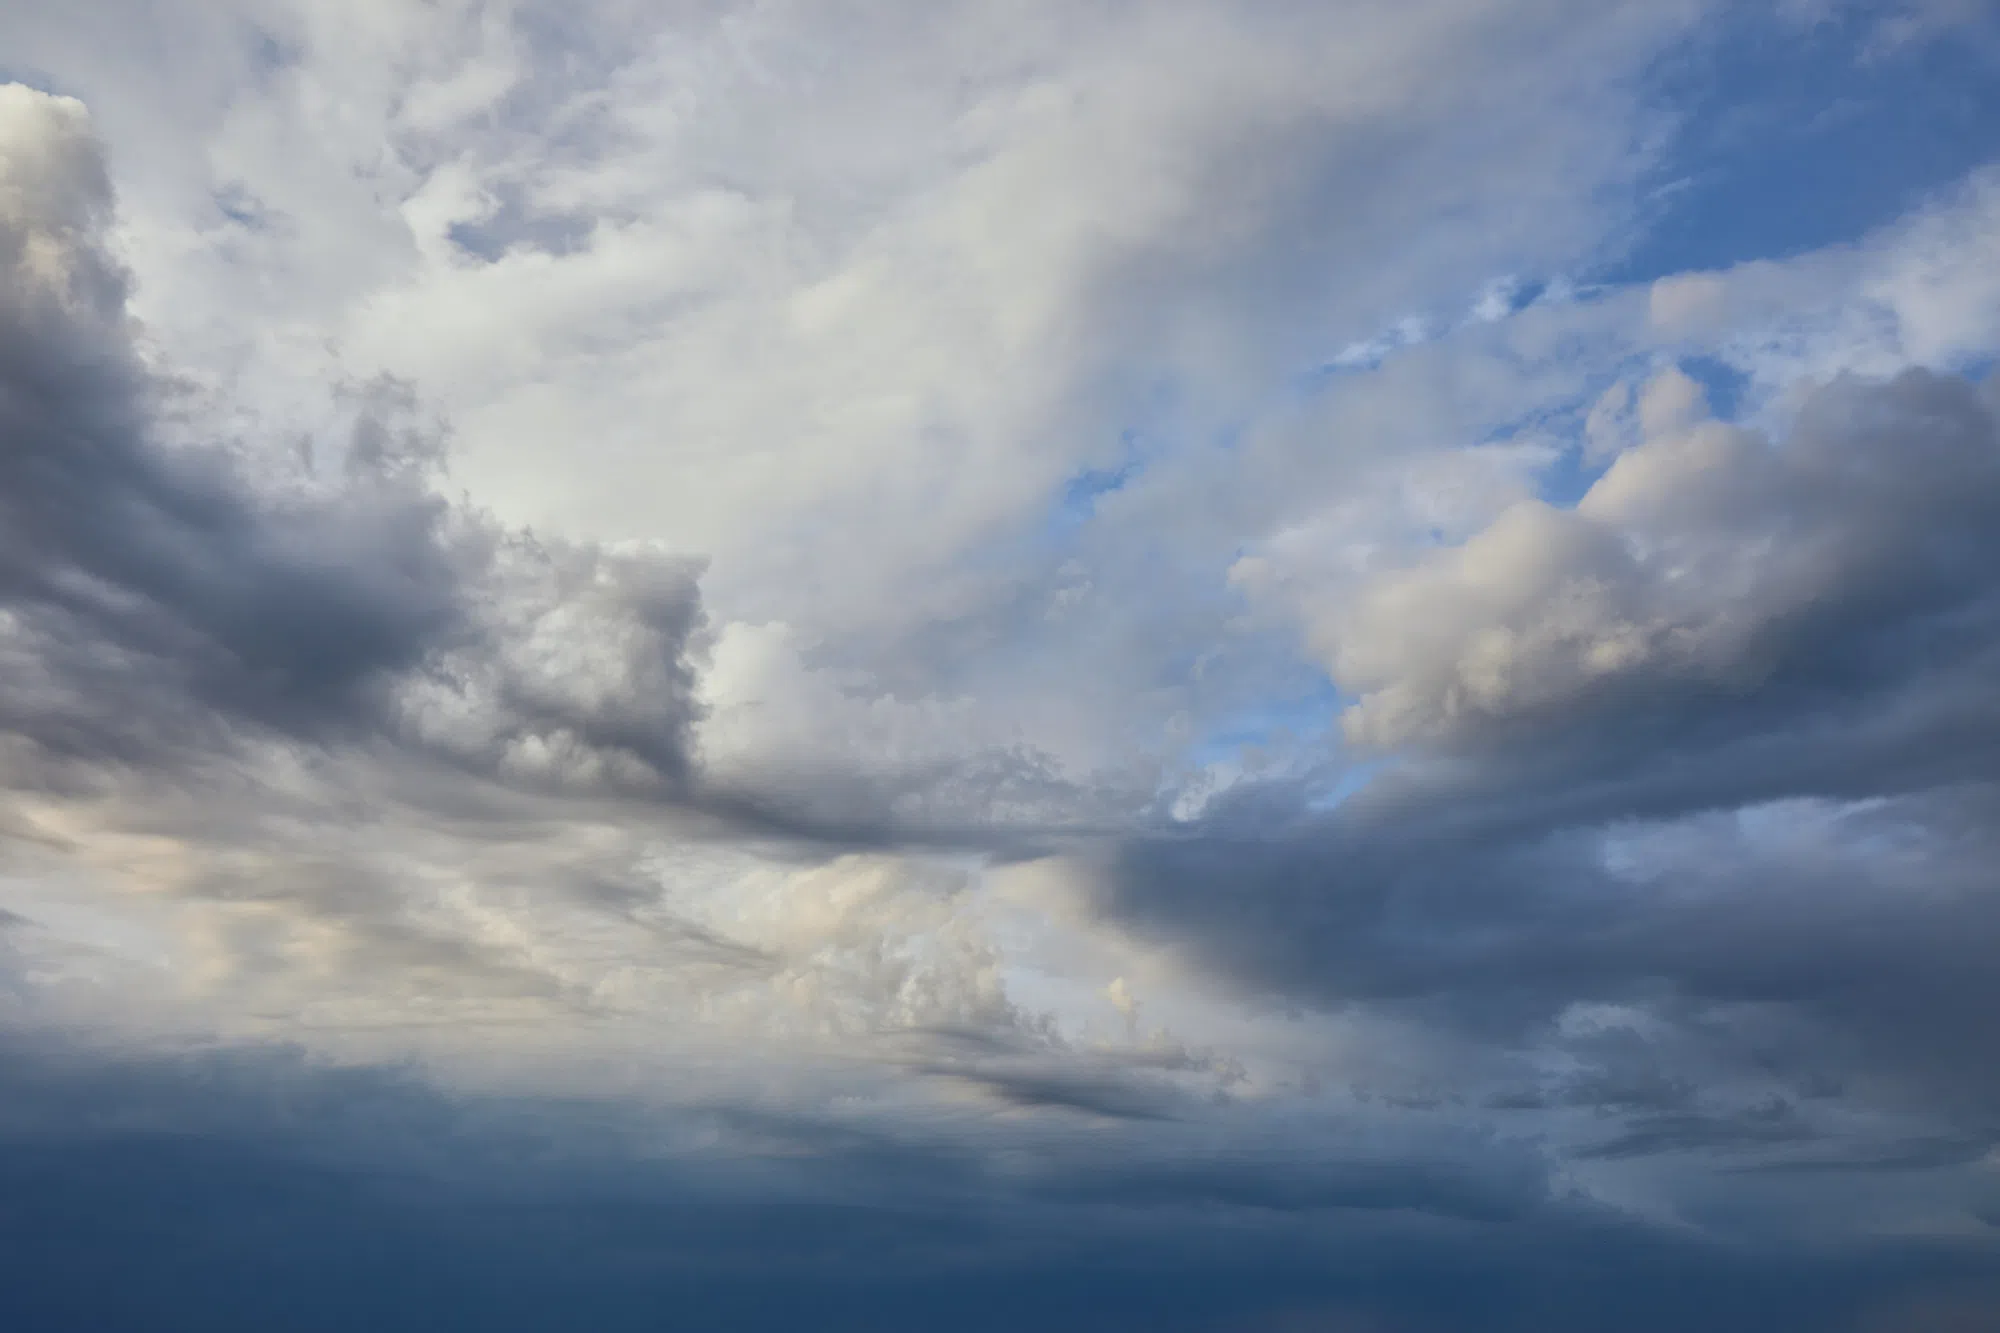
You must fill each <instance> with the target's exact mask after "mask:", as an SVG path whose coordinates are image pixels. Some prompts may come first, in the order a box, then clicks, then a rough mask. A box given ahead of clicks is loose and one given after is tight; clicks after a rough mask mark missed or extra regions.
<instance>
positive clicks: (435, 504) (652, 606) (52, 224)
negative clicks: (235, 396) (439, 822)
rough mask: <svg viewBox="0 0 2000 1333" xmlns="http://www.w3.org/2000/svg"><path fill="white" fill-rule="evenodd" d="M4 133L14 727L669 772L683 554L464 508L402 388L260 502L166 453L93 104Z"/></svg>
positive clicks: (681, 766) (672, 775)
mask: <svg viewBox="0 0 2000 1333" xmlns="http://www.w3.org/2000/svg"><path fill="white" fill-rule="evenodd" d="M0 125H4V136H5V137H4V140H0V149H4V151H0V170H4V173H5V184H4V190H5V193H4V195H0V198H4V199H5V200H6V201H7V206H6V211H5V215H4V216H0V264H4V271H3V272H0V281H4V283H5V287H6V298H7V299H6V302H5V314H4V316H0V319H3V320H4V323H0V357H4V361H0V376H3V377H4V384H5V390H6V393H5V398H4V405H5V406H4V410H5V413H6V419H5V421H4V426H0V428H3V429H4V430H5V431H6V434H7V438H8V450H7V455H6V460H5V467H6V476H5V482H6V487H5V489H6V499H5V501H4V503H5V506H6V509H5V524H6V528H7V547H6V551H5V556H4V566H0V569H3V570H4V579H5V584H6V594H7V607H6V614H7V621H8V625H7V627H8V630H9V631H10V632H9V634H8V643H7V653H8V656H9V657H10V659H11V660H12V661H13V663H14V670H13V673H12V682H11V684H10V688H9V696H10V697H8V698H7V699H6V700H5V701H4V703H0V708H4V710H5V713H6V716H7V719H8V723H9V727H10V730H11V731H13V732H14V733H15V734H16V735H17V736H22V737H26V738H29V739H31V740H33V741H34V742H35V743H36V746H37V748H38V750H40V751H41V752H42V753H43V754H45V755H46V756H47V757H49V758H51V759H54V760H57V761H60V760H63V759H68V758H75V759H81V760H96V759H103V758H109V757H114V755H113V753H112V752H114V751H117V750H119V749H129V748H130V747H132V746H133V745H137V744H144V743H145V742H147V741H148V740H149V739H150V740H151V741H152V742H153V745H152V749H153V753H152V755H151V758H152V759H153V760H155V761H156V762H158V761H162V760H163V757H164V756H165V755H166V754H168V753H169V752H170V751H171V750H172V749H175V748H178V747H180V746H183V745H185V744H188V743H190V742H193V743H200V742H201V741H202V740H203V739H204V738H202V737H201V736H200V735H199V733H200V732H201V731H204V730H207V731H209V732H211V733H215V732H216V731H217V730H218V729H220V731H222V732H224V733H226V732H227V731H228V729H229V728H230V727H231V726H232V725H236V724H241V725H243V726H248V727H253V728H270V729H275V730H277V731H280V732H284V733H287V734H292V735H298V736H302V737H314V738H342V739H350V740H351V739H354V738H356V737H361V738H364V739H365V738H366V737H368V736H370V735H373V736H379V737H382V738H385V739H389V740H391V741H398V742H409V743H413V744H415V745H416V746H419V747H422V748H425V749H429V750H433V751H435V752H437V753H439V754H442V755H447V756H450V757H453V758H456V759H459V760H462V761H464V762H467V763H469V764H472V765H474V766H476V767H477V768H479V769H480V770H481V771H484V772H489V773H494V774H503V775H505V776H508V777H513V778H523V779H528V780H539V781H548V782H556V783H560V782H575V783H580V784H583V785H593V784H595V785H602V786H619V785H623V786H625V787H634V788H636V787H645V786H647V785H649V784H650V785H652V786H655V787H659V786H667V787H672V786H675V785H678V784H682V783H684V781H685V780H686V778H687V776H688V770H689V755H688V751H689V730H690V727H691V725H692V723H693V720H694V717H695V712H696V706H695V704H694V701H693V681H692V673H691V670H690V669H689V667H688V666H687V665H686V663H685V661H684V658H685V654H686V652H687V650H688V646H689V641H690V637H691V635H692V634H693V633H694V631H695V630H696V628H697V627H698V625H699V620H700V612H699V601H698V597H697V594H696V592H695V586H694V573H695V567H694V566H691V565H690V564H688V563H687V562H684V561H675V560H671V559H664V558H659V557H650V556H618V555H612V554H610V553H608V552H605V551H602V550H600V549H596V548H591V547H584V546H575V545H570V544H565V543H560V542H537V541H534V540H532V539H530V538H527V537H525V536H522V535H517V534H510V533H507V532H505V531H503V530H502V529H500V528H499V527H498V526H497V525H496V524H495V523H494V522H493V521H492V520H491V519H489V518H487V517H486V516H485V515H483V514H481V513H478V512H477V511H473V510H468V509H465V508H462V507H454V506H453V505H452V504H451V503H450V502H448V501H447V500H446V499H445V498H444V497H443V496H442V495H441V494H440V493H439V491H438V490H437V489H436V488H435V486H434V484H433V480H432V473H433V468H434V462H433V459H434V449H435V445H434V442H433V441H431V440H429V439H427V438H426V437H425V435H424V432H423V430H422V428H421V424H420V423H416V424H413V423H412V422H410V421H409V420H408V418H409V417H410V416H411V407H412V404H411V403H410V402H409V399H408V394H407V392H406V391H403V390H400V389H399V388H398V387H397V386H395V385H393V384H378V385H376V386H373V387H371V388H370V389H368V390H367V391H365V392H364V393H363V394H362V395H361V396H360V401H359V402H358V403H357V405H356V409H355V413H354V422H353V426H352V428H351V431H350V433H349V435H348V438H347V439H346V440H345V441H340V442H337V443H335V444H334V445H333V447H332V449H331V450H329V451H328V452H329V454H330V456H329V457H324V458H321V457H317V456H312V455H311V454H310V453H309V456H308V457H307V458H306V459H305V460H304V461H303V464H302V466H301V468H300V469H299V471H298V474H297V475H294V476H291V477H287V478H284V479H283V483H282V484H281V485H280V486H278V487H273V488H271V489H260V488H259V479H257V478H256V477H254V476H253V471H252V469H251V468H250V467H248V466H247V465H245V464H244V463H242V462H240V461H239V460H238V459H237V458H236V457H234V456H233V455H232V454H231V453H230V452H229V451H228V450H226V449H224V448H222V447H220V446H217V445H210V444H201V443H194V444H177V443H175V442H173V441H172V440H171V439H169V438H166V437H167V436H168V434H169V432H168V431H166V430H164V429H162V421H163V419H165V418H167V416H168V414H169V413H170V412H171V411H172V400H173V395H174V392H175V390H174V387H173V385H172V384H171V383H170V382H169V381H167V380H164V379H162V378H161V377H160V376H158V375H157V374H156V373H154V372H153V371H152V370H150V368H149V367H148V366H147V365H146V364H145V362H144V360H143V359H142V357H141V354H140V350H139V346H138V343H137V341H136V330H135V327H134V325H133V323H132V321H131V319H130V317H129V316H128V315H127V313H126V284H127V280H126V277H125V275H124V273H123V272H122V271H121V270H120V268H119V267H118V265H117V264H116V262H115V261H114V260H113V259H112V258H111V257H110V255H109V252H108V249H107V247H106V242H105V231H106V228H107V227H108V225H109V219H110V213H111V207H112V203H111V195H110V188H109V185H108V182H107V179H106V177H105V174H104V170H103V163H102V159H101V155H100V153H99V151H98V149H97V147H96V144H95V141H94V140H93V139H92V137H91V135H90V130H89V124H88V120H87V117H86V115H85V112H84V111H83V108H82V107H81V105H80V104H78V103H76V102H74V101H72V100H68V99H60V98H53V97H48V96H45V95H43V94H39V93H36V92H33V91H30V90H29V89H26V88H23V87H21V86H20V85H7V86H6V87H5V89H4V91H0ZM114 692H117V693H120V694H123V695H124V696H125V698H124V700H123V702H122V703H121V704H120V705H118V706H114V705H113V704H112V703H111V699H112V697H113V693H114ZM642 700H643V702H641V701H642ZM190 705H192V707H190ZM189 719H192V720H189ZM190 733H193V734H190ZM206 739H207V740H209V741H211V742H213V743H222V742H224V741H226V740H227V739H228V737H227V735H226V734H223V735H214V734H212V735H211V736H210V737H208V738H206ZM128 757H138V756H128Z"/></svg>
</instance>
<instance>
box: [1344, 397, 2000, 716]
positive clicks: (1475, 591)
mask: <svg viewBox="0 0 2000 1333" xmlns="http://www.w3.org/2000/svg"><path fill="white" fill-rule="evenodd" d="M1670 400H1671V401H1670ZM1698 410H1699V408H1698V403H1697V394H1696V392H1695V390H1694V387H1693V385H1692V382H1691V381H1688V380H1687V379H1686V377H1685V376H1679V375H1678V374H1677V372H1672V371H1669V372H1667V373H1666V374H1665V375H1664V376H1663V377H1661V378H1659V379H1656V380H1655V381H1654V382H1653V383H1652V384H1651V385H1649V386H1648V388H1647V390H1646V392H1645V394H1644V396H1643V398H1642V400H1641V406H1640V416H1641V420H1642V423H1643V429H1644V430H1645V433H1646V435H1647V438H1646V440H1645V441H1644V442H1643V443H1641V444H1639V445H1637V446H1635V447H1634V448H1631V449H1629V450H1626V451H1625V452H1624V453H1622V454H1620V455H1619V456H1618V458H1617V460H1616V461H1615V462H1614V463H1613V464H1612V466H1611V467H1610V469H1609V470H1608V471H1607V472H1606V473H1605V474H1604V476H1603V477H1602V478H1600V479H1599V480H1598V481H1597V482H1596V483H1595V484H1594V485H1593V486H1592V487H1591V489H1590V490H1589V492H1588V493H1586V494H1585V495H1584V496H1583V498H1582V499H1581V500H1580V501H1579V502H1578V503H1577V504H1576V506H1575V508H1574V509H1568V510H1565V509H1560V508H1556V507H1553V506H1550V505H1548V504H1545V503H1542V502H1540V501H1532V500H1531V501H1525V502H1523V503H1522V504H1520V505H1517V506H1515V507H1514V508H1512V509H1510V510H1508V511H1507V512H1506V513H1504V514H1503V515H1501V516H1500V517H1499V518H1498V519H1497V520H1496V521H1495V522H1494V523H1493V525H1492V526H1490V527H1488V528H1487V529H1485V530H1484V531H1482V532H1480V533H1478V534H1476V535H1474V536H1473V537H1472V538H1470V539H1469V540H1468V541H1467V542H1466V543H1465V544H1464V545H1463V546H1459V547H1456V548H1450V549H1447V550H1445V551H1441V552H1439V553H1437V554H1436V555H1434V556H1432V557H1431V558H1430V559H1429V560H1427V561H1426V562H1425V563H1424V564H1422V565H1420V566H1418V567H1416V568H1413V569H1410V570H1407V571H1399V572H1395V573H1389V574H1385V575H1383V576H1381V577H1379V578H1378V579H1376V580H1375V581H1374V582H1373V583H1372V584H1370V585H1367V586H1365V587H1364V588H1362V589H1361V591H1360V593H1359V595H1358V596H1357V597H1356V598H1355V599H1354V600H1353V602H1352V603H1351V604H1348V605H1344V606H1342V607H1341V609H1340V611H1339V612H1338V613H1337V614H1336V615H1335V616H1334V617H1331V618H1329V619H1327V620H1325V621H1322V622H1320V623H1319V624H1317V625H1315V626H1314V628H1313V631H1312V632H1313V634H1314V636H1315V639H1316V642H1317V643H1318V644H1319V645H1320V646H1321V648H1322V651H1323V652H1324V653H1325V655H1326V660H1327V662H1328V665H1329V668H1330V670H1331V672H1332V674H1333V677H1334V679H1335V681H1336V682H1338V683H1339V684H1340V685H1342V686H1343V687H1344V688H1346V689H1348V690H1350V691H1351V692H1352V693H1353V694H1354V695H1355V696H1356V703H1355V704H1354V706H1353V707H1352V708H1351V709H1350V710H1349V711H1348V712H1347V713H1346V715H1345V716H1344V718H1343V725H1344V726H1345V727H1346V729H1347V732H1348V734H1349V735H1350V736H1351V737H1353V738H1355V739H1356V740H1360V741H1365V742H1368V743H1372V744H1379V745H1395V744H1398V743H1401V742H1406V741H1411V740H1436V741H1439V742H1440V743H1443V744H1446V745H1453V744H1458V743H1461V741H1470V740H1476V738H1478V737H1479V736H1481V735H1483V734H1488V733H1492V732H1495V731H1497V730H1504V729H1505V728H1507V727H1508V726H1509V725H1510V724H1514V723H1516V722H1519V723H1522V724H1524V725H1532V726H1534V727H1536V728H1538V729H1545V730H1547V731H1549V732H1551V733H1557V734H1559V733H1561V732H1563V731H1565V730H1567V729H1568V728H1569V727H1570V726H1572V725H1577V724H1580V723H1581V722H1583V721H1585V720H1588V721H1590V722H1593V723H1594V722H1598V721H1601V720H1603V719H1605V718H1606V717H1607V716H1614V717H1615V715H1616V714H1617V713H1621V712H1626V711H1628V710H1632V709H1645V710H1651V711H1668V710H1672V711H1679V710H1681V709H1686V710H1689V712H1688V713H1687V714H1686V716H1687V717H1689V718H1692V717H1695V716H1698V712H1697V711H1696V710H1699V711H1712V712H1720V711H1727V710H1729V709H1730V707H1731V704H1732V702H1733V701H1734V700H1738V699H1744V698H1748V697H1751V696H1755V697H1756V698H1757V699H1758V701H1759V704H1760V705H1761V706H1762V707H1763V708H1764V709H1767V710H1775V709H1776V708H1779V707H1782V705H1783V703H1784V702H1785V700H1786V697H1787V695H1793V696H1794V697H1796V695H1797V694H1800V693H1810V692H1819V691H1839V692H1840V693H1841V694H1843V695H1846V696H1848V697H1850V698H1853V697H1855V696H1857V695H1861V694H1864V693H1869V692H1877V691H1880V692H1883V693H1890V692H1893V690H1894V687H1895V686H1896V685H1897V684H1899V683H1903V682H1907V681H1908V680H1909V679H1910V678H1911V677H1912V676H1916V675H1922V676H1923V677H1925V678H1926V680H1927V681H1928V682H1930V683H1931V686H1932V688H1933V689H1937V688H1938V687H1939V685H1940V684H1941V681H1940V678H1941V677H1946V678H1948V677H1949V675H1950V674H1951V670H1952V667H1953V665H1954V664H1964V665H1962V666H1960V668H1959V669H1960V670H1961V671H1963V670H1966V669H1967V668H1973V669H1976V668H1977V665H1978V664H1980V663H1982V662H1984V661H1985V660H1987V656H1986V655H1987V654H1989V653H1990V652H1991V651H1992V645H1991V644H1990V643H1988V642H1986V639H1987V637H1988V635H1989V634H1990V629H1989V630H1988V631H1987V632H1986V633H1984V634H1983V633H1982V629H1981V627H1982V626H1990V625H1991V623H1992V617H1993V611H1994V607H1993V599H1994V592H1995V590H1994V589H1993V588H1992V587H1991V586H1989V581H1988V580H1987V579H1986V578H1985V576H1984V575H1983V573H1981V572H1980V571H1981V570H1982V569H1983V568H1984V566H1985V565H1986V563H1987V558H1988V557H1987V554H1983V553H1985V552H1986V547H1987V543H1988V541H1989V537H1988V534H1989V533H1990V532H1992V531H1993V530H1994V520H1995V518H1996V516H2000V427H1996V422H1995V414H1994V407H1993V405H1992V403H1991V401H1990V394H1987V393H1985V392H1984V391H1982V390H1981V389H1979V388H1977V387H1975V386H1973V385H1971V384H1969V383H1967V382H1965V381H1963V380H1956V379H1951V378H1941V377H1937V376H1933V375H1928V374H1925V373H1923V372H1920V371H1911V372H1907V373H1905V374H1904V375H1902V376H1900V377H1899V378H1897V379H1896V380H1895V381H1893V382H1891V383H1889V384H1886V385H1863V384H1858V383H1838V384H1835V385H1832V386H1829V387H1827V388H1825V389H1822V390H1820V391H1819V392H1818V394H1817V395H1815V396H1814V397H1813V398H1811V399H1808V400H1807V401H1806V403H1805V404H1804V405H1803V407H1802V408H1801V410H1800V414H1799V417H1798V421H1797V424H1796V425H1795V426H1794V428H1793V430H1792V433H1791V435H1790V438H1788V439H1787V440H1786V441H1785V442H1784V443H1783V444H1782V445H1777V446H1773V445H1772V444H1771V443H1769V442H1768V441H1766V440H1763V439H1760V438H1759V437H1757V436H1756V435H1755V434H1753V433H1751V432H1747V431H1744V430H1742V429H1741V428H1738V427H1734V426H1730V425H1726V424H1723V423H1719V422H1714V421H1697V420H1693V419H1692V418H1693V416H1694V414H1695V413H1696V412H1697V411H1698ZM1892 459H1893V460H1894V461H1893V463H1889V462H1887V461H1886V460H1892ZM1968 702H1969V701H1968ZM1613 725H1614V726H1615V725H1616V722H1615V720H1614V722H1613Z"/></svg>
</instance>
